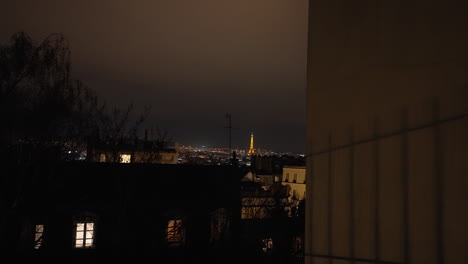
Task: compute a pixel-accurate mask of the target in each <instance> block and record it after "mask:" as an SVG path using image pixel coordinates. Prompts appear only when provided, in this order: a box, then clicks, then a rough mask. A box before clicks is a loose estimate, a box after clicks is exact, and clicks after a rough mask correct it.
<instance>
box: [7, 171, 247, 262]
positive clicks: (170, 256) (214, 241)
mask: <svg viewBox="0 0 468 264" xmlns="http://www.w3.org/2000/svg"><path fill="white" fill-rule="evenodd" d="M6 171H7V172H8V173H3V174H2V176H1V178H0V179H1V182H0V183H1V187H0V193H1V199H0V206H1V215H0V248H1V249H2V251H3V252H4V254H3V256H2V257H7V256H11V257H14V258H15V259H18V258H24V257H28V258H35V259H36V260H37V261H40V260H45V259H52V258H55V257H61V258H62V257H65V258H63V260H66V261H67V262H68V263H69V262H73V263H74V262H95V261H99V260H103V261H104V260H109V259H112V258H131V259H140V258H149V259H148V261H161V260H163V259H164V260H165V261H168V262H170V263H229V262H230V261H234V260H235V259H236V258H235V257H236V256H239V255H240V254H238V253H239V252H238V237H237V234H238V233H239V220H240V200H239V192H240V191H239V190H240V187H239V183H240V178H241V173H240V171H239V170H238V169H236V168H234V167H228V166H191V165H187V166H186V165H160V164H118V163H87V162H63V163H53V164H45V163H41V164H40V165H37V166H28V167H26V166H20V167H15V166H10V168H9V169H8V170H6ZM234 252H235V253H234Z"/></svg>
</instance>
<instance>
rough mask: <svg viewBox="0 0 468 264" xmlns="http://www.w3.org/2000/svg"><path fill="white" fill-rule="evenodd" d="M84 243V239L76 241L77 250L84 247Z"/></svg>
mask: <svg viewBox="0 0 468 264" xmlns="http://www.w3.org/2000/svg"><path fill="white" fill-rule="evenodd" d="M83 242H84V240H83V239H77V240H76V241H75V247H77V248H80V247H83Z"/></svg>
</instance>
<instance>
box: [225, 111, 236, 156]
mask: <svg viewBox="0 0 468 264" xmlns="http://www.w3.org/2000/svg"><path fill="white" fill-rule="evenodd" d="M226 118H227V120H228V126H226V127H224V128H227V129H228V131H229V153H231V152H232V130H233V129H236V128H234V127H232V115H231V114H229V113H228V114H226Z"/></svg>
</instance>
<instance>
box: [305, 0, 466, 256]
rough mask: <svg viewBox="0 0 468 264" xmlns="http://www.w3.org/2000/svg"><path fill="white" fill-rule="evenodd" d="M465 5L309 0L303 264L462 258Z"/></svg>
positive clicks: (399, 0) (431, 0)
mask: <svg viewBox="0 0 468 264" xmlns="http://www.w3.org/2000/svg"><path fill="white" fill-rule="evenodd" d="M460 3H462V4H460ZM467 13H468V4H465V3H464V2H462V1H450V0H448V1H435V0H426V1H420V0H414V1H404V0H394V1H383V0H380V1H379V0H377V1H375V0H374V1H370V0H367V1H366V0H357V1H347V0H311V1H310V3H309V45H308V76H307V77H308V88H307V123H308V127H307V183H311V184H307V198H306V199H307V201H311V202H308V203H307V205H306V206H307V209H306V227H305V228H306V252H305V253H306V262H307V263H352V262H351V259H352V258H354V259H363V260H380V261H390V262H395V263H421V264H431V263H438V264H440V263H454V264H458V263H465V262H467V261H468V191H467V190H468V162H467V161H468V117H467V114H468V103H467V102H468V34H467V32H468V16H467V15H466V14H467ZM327 256H332V257H327ZM338 258H341V259H340V260H338ZM329 259H334V260H333V261H331V262H329ZM346 259H348V260H346ZM354 263H361V262H359V261H355V262H354Z"/></svg>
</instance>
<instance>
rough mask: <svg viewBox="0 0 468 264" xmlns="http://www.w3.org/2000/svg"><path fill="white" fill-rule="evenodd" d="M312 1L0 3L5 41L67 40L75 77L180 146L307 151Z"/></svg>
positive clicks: (0, 40)
mask: <svg viewBox="0 0 468 264" xmlns="http://www.w3.org/2000/svg"><path fill="white" fill-rule="evenodd" d="M307 8H308V1H307V0H236V1H232V0H197V1H193V0H185V1H182V0H180V1H178V0H140V1H129V0H127V1H122V0H106V1H102V0H100V1H96V0H76V1H75V0H73V1H72V0H70V1H65V0H57V1H52V0H41V1H37V0H30V1H22V0H14V1H5V0H3V1H2V4H1V8H0V43H1V44H6V43H7V41H8V39H9V38H10V37H11V35H12V34H13V33H15V32H18V31H25V32H26V33H27V34H29V35H30V36H31V37H32V38H33V39H34V40H35V41H40V40H42V39H44V38H45V37H46V36H48V35H50V34H51V33H63V34H64V35H65V37H66V38H67V40H68V41H69V42H70V49H71V51H72V67H73V77H74V78H75V79H79V80H81V81H82V82H84V83H85V84H86V85H87V86H89V87H90V88H92V89H93V90H95V91H96V92H97V93H98V95H99V97H100V98H101V99H102V100H104V101H106V102H107V103H108V104H109V105H116V106H119V107H125V106H126V105H128V104H130V103H133V104H134V105H135V106H136V107H137V108H136V112H139V111H141V109H142V108H143V106H151V109H152V110H151V115H150V117H149V119H148V122H147V123H146V124H145V125H146V126H148V127H150V126H159V127H160V128H163V129H166V130H168V132H169V133H170V135H172V136H173V137H174V140H175V141H177V142H179V143H180V144H188V145H194V146H199V145H205V146H209V147H227V145H228V137H227V135H228V133H227V129H225V128H224V127H225V126H227V125H228V123H227V119H226V118H225V115H226V113H231V114H232V126H233V127H236V128H237V129H236V130H233V132H232V145H233V147H241V148H248V145H249V139H250V133H251V132H253V133H254V134H255V140H256V147H258V148H263V149H271V150H273V151H286V152H289V151H290V152H296V153H303V152H304V151H305V87H306V58H307V56H306V52H307V48H306V47H307Z"/></svg>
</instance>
